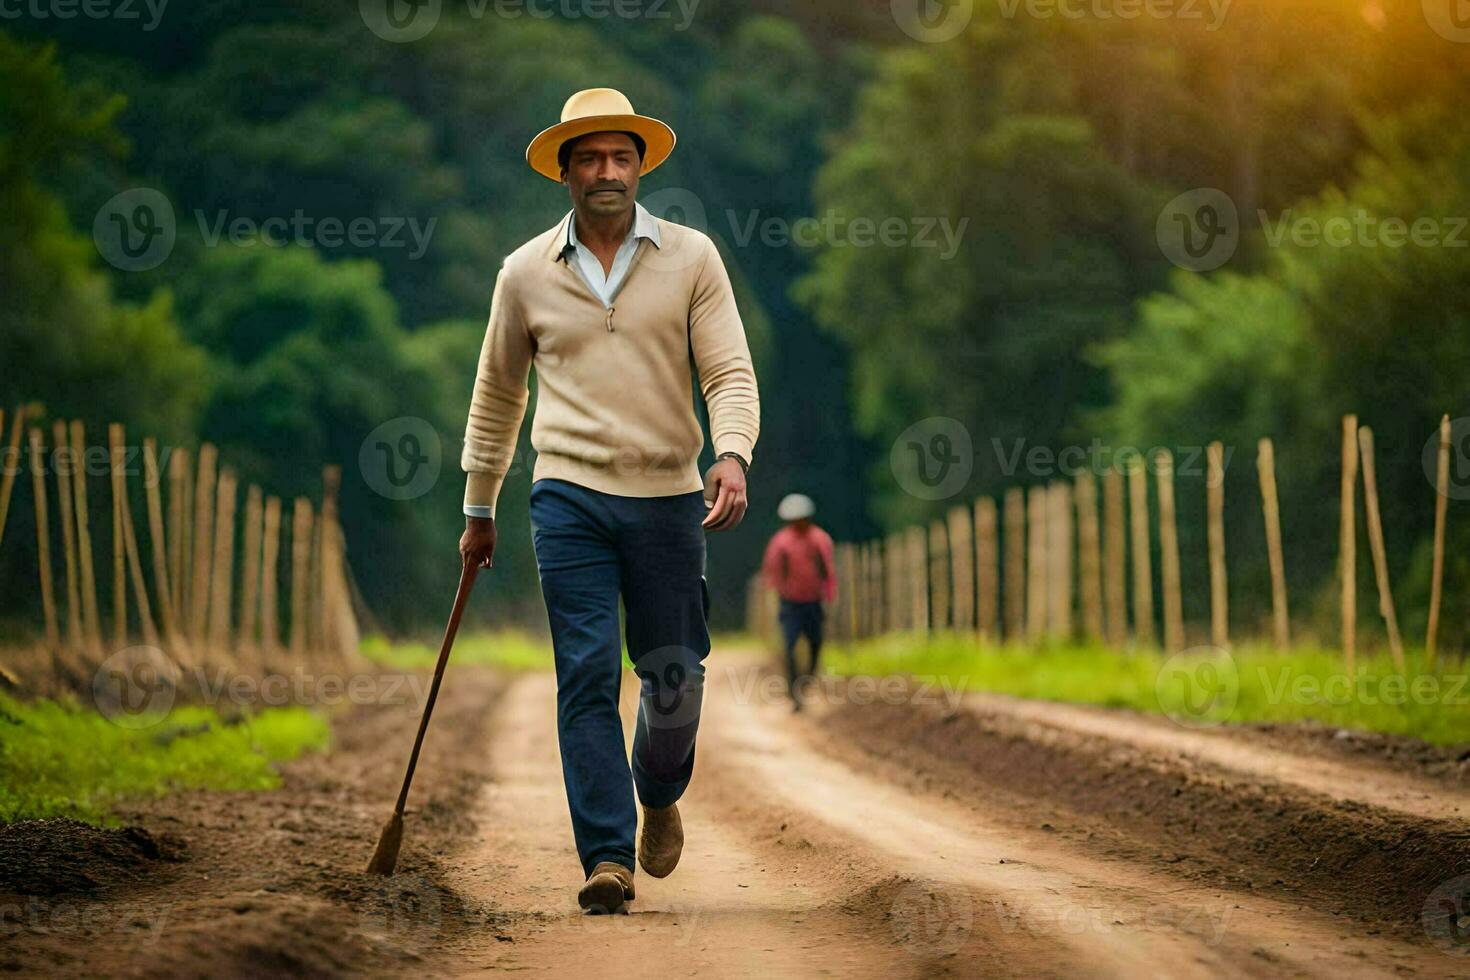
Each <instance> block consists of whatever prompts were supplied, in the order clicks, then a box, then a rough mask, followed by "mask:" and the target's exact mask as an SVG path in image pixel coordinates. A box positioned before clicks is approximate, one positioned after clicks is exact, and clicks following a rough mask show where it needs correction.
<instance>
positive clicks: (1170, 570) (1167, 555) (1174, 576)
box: [1154, 449, 1184, 653]
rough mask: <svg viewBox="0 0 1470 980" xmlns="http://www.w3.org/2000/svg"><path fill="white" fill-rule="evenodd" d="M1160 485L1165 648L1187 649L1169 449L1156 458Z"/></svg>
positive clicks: (1171, 460)
mask: <svg viewBox="0 0 1470 980" xmlns="http://www.w3.org/2000/svg"><path fill="white" fill-rule="evenodd" d="M1154 466H1155V471H1154V472H1155V474H1156V478H1157V480H1158V485H1159V574H1160V576H1161V577H1162V580H1163V586H1164V649H1165V650H1166V651H1167V652H1168V653H1178V652H1179V651H1180V650H1183V649H1184V600H1183V595H1182V593H1181V591H1180V585H1179V525H1178V521H1177V517H1176V516H1175V512H1174V456H1173V455H1172V454H1171V453H1170V452H1169V450H1167V449H1160V450H1159V451H1158V452H1157V453H1156V454H1155V455H1154Z"/></svg>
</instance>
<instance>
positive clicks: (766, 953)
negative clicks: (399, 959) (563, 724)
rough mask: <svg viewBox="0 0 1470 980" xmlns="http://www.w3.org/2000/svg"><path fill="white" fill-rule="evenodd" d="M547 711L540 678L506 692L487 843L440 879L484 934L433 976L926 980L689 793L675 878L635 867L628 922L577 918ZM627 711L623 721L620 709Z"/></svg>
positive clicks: (482, 808) (494, 745)
mask: <svg viewBox="0 0 1470 980" xmlns="http://www.w3.org/2000/svg"><path fill="white" fill-rule="evenodd" d="M631 688H632V685H625V689H624V693H625V695H627V694H628V693H629V691H630V690H631ZM627 700H629V699H628V698H627V697H625V702H626V701H627ZM555 712H556V702H555V680H554V678H553V677H552V676H551V675H550V674H547V673H539V674H528V675H523V676H522V677H520V678H518V679H517V680H516V681H515V682H514V684H513V686H512V688H511V689H510V691H508V692H507V694H506V697H505V699H504V701H503V703H502V708H501V712H500V715H499V717H498V718H497V719H496V723H495V725H494V734H493V737H492V742H491V746H490V751H491V754H492V768H493V771H494V773H495V776H494V779H493V781H492V782H491V783H489V784H488V785H487V786H486V787H485V789H484V791H483V792H482V794H481V797H480V800H479V805H478V812H477V818H478V820H479V824H480V826H481V828H482V829H483V838H482V840H481V841H480V842H479V843H478V844H476V845H474V846H473V847H471V848H470V849H469V851H468V852H467V853H465V854H463V855H461V857H460V859H459V860H458V861H457V862H456V863H457V864H458V866H459V868H460V870H459V871H458V872H457V873H456V874H454V875H453V876H452V877H451V879H450V881H449V885H450V887H451V888H452V889H454V890H455V891H456V892H458V893H459V894H461V895H463V896H465V897H466V898H467V900H469V901H472V902H475V903H478V904H480V905H482V906H483V907H487V908H491V909H493V910H494V911H493V912H492V913H491V915H490V920H491V923H492V925H493V929H492V930H487V932H486V933H484V934H482V935H481V936H480V937H479V938H478V939H476V938H473V937H470V938H466V939H465V940H464V941H463V942H460V943H458V944H450V945H447V946H446V947H445V948H443V949H442V950H440V953H441V956H440V958H439V961H438V962H437V963H436V965H435V969H436V971H445V972H453V973H456V974H460V975H473V974H479V973H489V972H499V971H515V972H519V973H525V974H527V975H529V976H548V977H562V976H568V975H575V974H576V973H578V972H585V971H587V970H589V969H595V970H596V973H597V975H598V976H599V977H609V978H610V977H625V976H626V977H637V978H640V980H641V978H646V977H649V976H661V977H662V976H694V975H701V976H770V977H798V976H885V977H904V976H915V977H917V976H922V975H924V972H923V970H922V968H921V967H922V962H921V961H919V960H916V959H914V958H912V957H906V956H904V955H903V954H902V953H901V952H899V951H896V950H894V949H891V948H888V944H886V943H885V942H884V941H883V936H882V935H877V936H875V935H873V934H872V932H873V931H872V930H871V929H868V928H865V927H864V924H863V922H862V920H861V919H860V918H856V917H854V916H853V915H851V914H850V913H849V912H846V911H844V910H843V909H842V908H840V907H839V906H837V905H836V904H834V903H833V902H832V901H831V900H830V895H829V894H828V893H827V891H826V890H825V889H823V888H822V887H821V884H820V883H819V882H815V883H814V882H811V881H808V880H807V878H806V877H805V876H804V875H802V874H795V873H792V872H790V871H789V870H787V869H783V868H781V867H779V866H778V865H777V864H776V863H774V862H772V861H770V860H768V859H766V857H765V856H764V855H762V854H759V853H757V852H756V851H755V850H753V849H751V848H750V847H749V846H747V845H746V844H745V843H744V842H743V841H742V840H741V839H740V838H739V836H738V835H736V834H734V833H732V832H731V831H730V829H729V828H728V827H727V826H725V825H724V824H723V823H722V822H721V821H720V820H719V819H717V815H716V814H714V813H712V812H711V811H710V807H709V804H708V802H707V801H705V800H704V799H702V798H701V796H700V795H699V794H698V793H697V792H695V791H694V790H691V792H690V794H689V795H688V796H686V797H685V800H684V801H683V802H682V803H681V804H680V810H681V813H682V814H683V815H684V823H685V828H686V832H687V833H688V841H687V845H686V848H685V852H684V858H683V861H682V863H681V864H680V866H679V868H678V870H677V871H676V872H675V873H674V874H673V875H672V876H671V877H669V878H667V879H663V880H657V879H653V878H651V877H649V876H648V875H646V874H643V873H642V872H641V871H639V872H637V873H636V874H635V889H636V891H637V896H638V897H637V899H636V900H635V901H634V902H633V903H632V904H631V908H630V912H629V914H625V915H612V916H589V915H584V914H583V913H582V912H581V910H580V909H578V907H577V904H576V892H577V888H578V887H579V886H580V884H581V881H582V877H581V868H580V866H579V865H578V862H577V859H576V853H575V850H574V848H573V846H572V833H571V820H570V818H569V816H568V814H567V803H566V796H565V792H564V790H563V787H562V781H561V768H560V761H559V757H558V754H557V742H556V730H555ZM623 714H624V718H625V722H630V721H631V718H632V714H633V712H632V710H630V705H628V704H627V703H625V704H624V712H623ZM699 783H700V779H699V777H696V779H695V785H696V786H698V785H699Z"/></svg>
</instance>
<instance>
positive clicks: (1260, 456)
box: [1256, 438, 1291, 650]
mask: <svg viewBox="0 0 1470 980" xmlns="http://www.w3.org/2000/svg"><path fill="white" fill-rule="evenodd" d="M1256 469H1257V470H1258V471H1259V473H1260V477H1261V511H1262V514H1263V516H1264V517H1265V522H1266V558H1267V561H1268V562H1269V563H1270V566H1271V635H1272V638H1273V640H1274V641H1275V643H1276V649H1278V650H1286V649H1287V647H1289V646H1290V645H1291V618H1290V615H1289V613H1288V611H1287V605H1286V559H1285V556H1284V555H1283V553H1282V549H1281V507H1280V504H1279V503H1278V501H1277V499H1276V450H1275V448H1274V446H1273V445H1272V442H1271V440H1270V439H1269V438H1267V439H1262V440H1261V441H1260V442H1259V443H1257V444H1256Z"/></svg>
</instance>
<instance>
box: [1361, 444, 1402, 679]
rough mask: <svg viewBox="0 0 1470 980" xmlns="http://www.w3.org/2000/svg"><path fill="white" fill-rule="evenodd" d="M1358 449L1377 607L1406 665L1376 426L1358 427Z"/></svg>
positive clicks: (1397, 659)
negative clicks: (1381, 497) (1376, 464)
mask: <svg viewBox="0 0 1470 980" xmlns="http://www.w3.org/2000/svg"><path fill="white" fill-rule="evenodd" d="M1358 449H1359V451H1360V452H1361V453H1362V456H1363V506H1364V508H1365V510H1366V511H1367V514H1368V549H1369V551H1371V552H1372V554H1373V574H1374V576H1375V577H1376V578H1377V580H1378V611H1379V612H1380V613H1382V614H1383V622H1384V625H1385V626H1387V627H1388V649H1389V652H1390V653H1392V654H1393V662H1394V666H1396V667H1397V668H1398V669H1399V670H1403V669H1404V641H1403V637H1401V636H1400V635H1399V620H1398V616H1397V615H1396V614H1395V613H1394V608H1393V591H1392V590H1391V589H1390V588H1389V585H1388V554H1387V551H1386V549H1385V548H1384V545H1383V521H1382V519H1381V517H1380V516H1379V510H1378V480H1377V477H1376V475H1375V473H1374V470H1373V430H1372V429H1370V428H1368V427H1367V426H1366V425H1365V426H1362V427H1361V428H1359V429H1358Z"/></svg>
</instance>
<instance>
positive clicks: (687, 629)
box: [460, 88, 760, 912]
mask: <svg viewBox="0 0 1470 980" xmlns="http://www.w3.org/2000/svg"><path fill="white" fill-rule="evenodd" d="M673 148H674V133H673V130H671V129H670V128H669V127H668V126H667V125H665V124H664V123H662V122H660V121H659V120H657V119H652V118H650V117H648V116H640V115H638V114H636V113H635V112H634V111H633V106H632V105H631V104H630V103H629V102H628V100H627V98H626V97H624V96H623V94H622V93H621V92H618V91H616V90H614V89H607V88H595V89H586V90H584V91H581V92H578V93H576V94H575V95H573V96H572V97H571V98H570V99H568V100H567V102H566V105H565V106H564V107H563V108H562V114H561V122H560V123H558V124H557V125H555V126H551V127H549V128H548V129H546V130H544V131H542V132H541V133H540V134H539V135H537V136H536V138H535V139H533V140H532V141H531V144H530V146H529V147H528V148H527V150H526V161H527V162H528V163H529V164H530V165H531V168H532V169H533V170H535V171H536V172H537V173H539V174H541V175H542V176H544V177H547V178H549V179H551V180H554V181H557V182H558V183H561V184H563V185H565V186H566V188H567V191H568V192H569V193H570V195H571V202H572V210H571V211H570V212H568V214H567V215H566V216H565V217H564V218H562V220H561V221H559V222H557V224H556V226H555V227H553V228H551V229H550V230H548V231H546V232H543V233H542V234H540V235H538V236H537V237H535V238H533V239H531V240H530V241H529V242H527V243H526V244H524V245H522V246H521V247H520V248H518V249H516V250H515V251H514V252H513V253H511V254H510V255H509V256H508V257H507V258H506V260H505V262H504V265H503V266H502V267H501V270H500V273H499V275H498V276H497V278H496V280H495V293H494V296H493V297H492V299H491V302H490V322H489V325H488V327H487V328H486V331H485V342H484V346H483V348H482V349H481V352H480V363H479V371H478V374H477V375H476V378H475V388H474V396H473V398H472V400H471V403H470V412H469V422H468V425H467V426H466V430H465V446H464V453H463V456H462V459H461V465H462V466H463V468H464V470H465V472H466V474H467V481H466V487H465V507H464V510H465V515H466V517H465V532H464V536H463V538H462V539H461V540H460V551H461V553H462V554H463V556H464V559H465V561H467V562H469V561H473V562H477V563H479V564H481V565H482V566H488V565H489V564H490V562H491V558H492V555H493V553H494V550H495V517H494V514H495V499H496V496H497V494H498V493H499V490H500V485H501V482H502V481H503V479H504V477H505V474H506V471H507V470H508V468H509V466H510V462H511V458H512V455H513V454H514V451H515V445H516V436H517V433H518V431H519V429H520V425H521V420H522V417H523V416H524V414H525V409H526V401H527V375H528V372H529V370H530V368H531V367H532V366H534V367H535V368H536V377H537V384H538V394H537V405H536V412H535V418H534V421H533V423H532V426H531V443H532V445H533V446H534V448H535V450H536V453H537V456H536V465H535V470H534V473H533V483H532V487H531V526H532V532H533V538H534V542H535V548H536V563H537V566H538V568H539V570H540V576H541V590H542V593H543V594H544V595H545V598H546V611H547V617H548V619H549V620H550V624H551V635H552V646H553V649H554V652H555V660H556V682H557V705H556V707H557V737H558V741H559V743H560V747H561V761H562V776H563V779H564V780H565V783H566V791H567V802H568V804H569V806H570V808H571V816H572V832H573V835H574V837H575V839H576V845H577V854H578V856H579V857H580V859H581V862H582V871H583V874H584V875H585V876H586V882H585V884H584V885H583V886H582V888H581V891H580V892H579V894H578V901H579V903H580V905H581V906H582V908H584V909H587V910H589V911H593V912H611V911H616V910H618V909H619V908H621V907H622V906H623V904H624V903H625V902H626V901H627V900H629V899H631V898H633V860H634V856H635V851H634V842H633V837H634V833H635V831H636V830H637V825H638V815H637V810H636V808H635V805H634V790H635V788H636V790H637V797H638V801H639V802H640V803H641V804H642V806H643V831H642V835H641V836H640V837H639V839H638V844H637V851H636V856H637V859H638V863H639V864H641V865H642V866H643V870H644V871H646V872H648V873H649V874H651V875H653V876H654V877H658V878H662V877H664V876H665V875H667V874H669V873H670V872H671V871H673V870H674V866H675V865H676V864H677V863H678V861H679V855H680V853H681V851H682V849H683V844H684V832H683V827H682V825H681V823H680V820H679V809H678V806H677V801H678V800H679V797H680V796H681V795H682V794H683V792H684V790H685V788H686V787H687V786H688V785H689V779H690V776H691V774H692V773H693V770H694V742H695V734H696V732H697V730H698V728H699V714H700V705H701V702H702V698H703V691H704V666H703V661H704V658H705V656H706V655H707V654H708V653H709V649H710V640H709V632H708V629H707V627H706V621H705V617H706V615H707V613H708V611H709V610H708V605H709V593H708V591H707V589H706V588H705V582H704V560H705V545H704V534H705V531H723V530H729V529H731V528H734V527H735V526H736V525H738V524H739V523H740V521H741V518H742V517H743V516H744V514H745V508H746V494H745V475H746V471H747V470H748V469H749V466H750V460H751V451H752V449H753V448H754V446H755V441H756V436H757V434H758V432H759V428H760V408H759V399H758V395H757V392H756V379H755V372H754V370H753V369H752V367H751V360H750V351H749V347H748V345H747V344H746V340H745V329H744V326H743V325H742V323H741V321H740V314H739V312H738V311H737V310H736V308H735V297H734V294H733V292H732V291H731V288H730V279H729V276H728V275H727V274H726V272H725V266H724V263H723V262H722V261H721V259H720V255H719V252H718V251H717V250H716V248H715V246H714V243H713V242H712V241H710V239H709V237H708V236H706V235H704V234H702V233H701V232H699V231H697V230H694V229H691V228H686V227H684V226H682V225H678V224H674V223H672V222H668V221H664V220H662V219H660V218H656V217H654V216H653V215H652V214H650V213H649V212H648V211H646V210H645V209H644V208H643V206H642V205H639V204H637V203H636V200H635V198H636V196H637V193H638V181H639V178H640V177H641V176H642V175H644V174H646V173H648V172H649V171H651V170H653V169H654V168H655V167H657V166H658V165H659V164H661V163H663V162H664V160H666V159H667V158H668V156H669V154H670V152H672V150H673ZM691 357H692V358H693V362H694V366H695V370H696V372H697V373H698V376H699V386H700V389H701V392H702V394H703V396H704V401H705V405H706V406H707V408H708V411H709V420H710V430H711V434H712V436H713V441H714V449H715V455H716V459H715V463H714V465H713V466H711V467H710V469H709V471H708V472H707V473H706V474H705V475H704V478H703V480H701V478H700V474H699V467H698V460H699V454H700V451H701V450H702V448H703V446H704V436H703V434H702V432H701V430H700V426H699V421H698V419H697V418H696V417H695V414H694V399H693V391H692V390H691V389H692V385H691V382H690V371H689V364H690V359H691ZM619 599H621V601H622V605H623V610H624V615H625V621H626V622H625V627H626V636H627V644H628V655H629V658H630V659H631V660H632V662H633V665H634V669H635V671H636V672H637V674H638V677H639V681H640V684H641V697H640V701H639V707H638V725H637V730H636V734H635V735H634V739H633V762H632V769H631V773H630V771H629V766H628V760H627V756H626V753H625V747H624V742H623V728H622V723H621V720H620V718H619V716H618V689H619V685H620V682H621V675H622V663H621V643H620V638H619V635H618V603H619Z"/></svg>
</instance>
